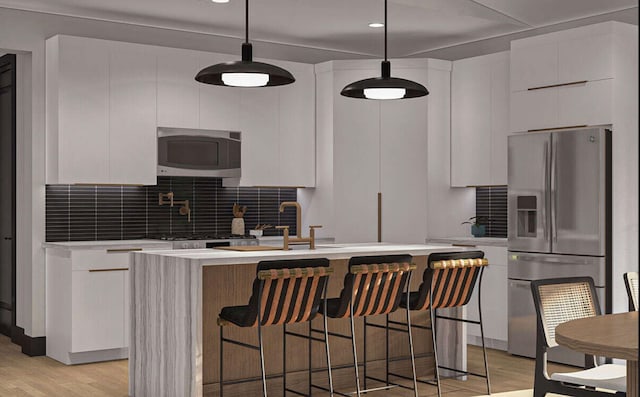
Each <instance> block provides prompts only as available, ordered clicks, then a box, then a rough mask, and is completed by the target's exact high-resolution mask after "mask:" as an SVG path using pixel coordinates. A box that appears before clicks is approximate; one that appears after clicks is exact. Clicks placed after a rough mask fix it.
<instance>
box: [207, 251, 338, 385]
mask: <svg viewBox="0 0 640 397" xmlns="http://www.w3.org/2000/svg"><path fill="white" fill-rule="evenodd" d="M331 273H333V269H332V268H330V267H329V260H328V259H324V258H322V259H299V260H280V261H262V262H260V263H258V268H257V272H256V278H255V280H254V282H253V292H252V295H251V298H250V299H249V304H248V305H246V306H227V307H223V308H222V311H221V312H220V314H219V316H218V325H219V326H220V396H221V397H222V396H223V391H224V390H223V389H224V385H225V384H237V383H244V382H251V381H256V380H258V379H261V380H262V394H263V396H267V376H266V373H265V367H264V349H263V341H262V327H265V326H270V325H282V326H283V358H282V360H283V375H282V378H283V384H284V386H283V389H284V390H283V394H286V392H287V391H289V392H292V393H295V394H298V395H302V396H304V395H305V394H303V393H300V392H297V391H295V390H291V389H288V388H287V379H286V373H287V366H286V354H285V353H286V352H285V350H284V349H285V346H286V337H287V335H291V333H289V332H287V331H286V325H287V324H294V323H303V322H308V323H309V327H311V320H312V319H313V318H314V317H315V316H316V314H317V313H318V311H319V308H320V302H321V300H324V299H326V286H327V281H328V278H329V275H330V274H331ZM325 319H326V316H325ZM228 325H235V326H238V327H243V328H246V327H257V329H258V346H255V345H251V344H248V343H244V342H240V341H237V340H234V339H230V338H228V337H225V336H224V335H223V330H224V327H225V326H228ZM325 329H326V320H325ZM309 333H310V332H309ZM305 339H308V342H309V351H311V342H312V339H310V338H307V337H305ZM314 340H318V338H316V339H314ZM323 342H325V349H326V354H327V361H328V362H329V363H330V358H329V357H330V355H329V346H328V344H327V342H328V341H327V340H326V338H325V339H324V340H323ZM225 343H230V344H234V345H236V346H242V347H246V348H249V349H253V350H258V351H259V352H260V371H261V377H260V378H252V379H243V380H237V381H227V382H225V381H224V372H223V365H224V356H223V348H224V344H225ZM329 366H330V364H329ZM311 373H312V372H311V361H309V377H311ZM272 377H280V375H277V376H272ZM270 378H271V377H270ZM311 383H312V382H311V379H309V384H311ZM329 389H330V390H332V389H333V384H332V382H331V373H330V372H329ZM308 395H311V390H310V387H309V391H308Z"/></svg>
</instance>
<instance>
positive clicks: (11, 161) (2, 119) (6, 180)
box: [0, 54, 16, 336]
mask: <svg viewBox="0 0 640 397" xmlns="http://www.w3.org/2000/svg"><path fill="white" fill-rule="evenodd" d="M15 198H16V56H15V55H13V54H7V55H4V56H2V57H0V333H2V334H4V335H7V336H11V331H12V329H13V327H14V326H15V325H16V240H15V236H16V216H15V214H16V200H15Z"/></svg>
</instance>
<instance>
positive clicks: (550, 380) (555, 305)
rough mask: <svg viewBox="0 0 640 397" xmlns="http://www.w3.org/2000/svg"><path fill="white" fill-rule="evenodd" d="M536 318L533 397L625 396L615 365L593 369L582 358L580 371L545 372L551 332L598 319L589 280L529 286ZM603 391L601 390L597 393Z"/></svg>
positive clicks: (592, 362) (621, 373)
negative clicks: (563, 325) (566, 324)
mask: <svg viewBox="0 0 640 397" xmlns="http://www.w3.org/2000/svg"><path fill="white" fill-rule="evenodd" d="M531 291H532V293H533V302H534V306H535V308H536V315H537V326H536V329H537V332H536V367H535V381H534V387H533V395H534V397H544V396H545V395H546V394H547V393H555V394H562V395H566V396H576V397H595V396H598V397H605V396H606V397H611V396H626V388H627V386H626V367H625V366H624V365H618V364H604V365H600V366H595V364H596V360H595V359H594V357H593V356H590V355H585V368H588V369H585V370H583V371H575V372H567V373H554V374H552V375H551V376H549V374H548V371H547V351H548V350H549V348H552V347H555V346H558V344H557V343H556V339H555V329H556V326H558V325H559V324H561V323H564V322H567V321H571V320H576V319H579V318H585V317H593V316H599V315H600V306H599V304H598V300H597V295H596V290H595V287H594V283H593V279H592V278H591V277H569V278H556V279H545V280H536V281H532V282H531ZM601 389H605V390H601Z"/></svg>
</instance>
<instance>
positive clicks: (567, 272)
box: [508, 251, 606, 287]
mask: <svg viewBox="0 0 640 397" xmlns="http://www.w3.org/2000/svg"><path fill="white" fill-rule="evenodd" d="M605 273H606V260H605V258H604V257H599V256H575V255H553V254H535V253H524V252H514V251H509V267H508V275H509V278H510V279H520V280H540V279H544V278H558V277H591V278H593V281H594V283H595V285H596V286H597V287H604V285H605V281H606V278H605Z"/></svg>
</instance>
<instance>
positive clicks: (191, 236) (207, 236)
mask: <svg viewBox="0 0 640 397" xmlns="http://www.w3.org/2000/svg"><path fill="white" fill-rule="evenodd" d="M147 238H150V239H154V240H166V241H183V240H230V239H254V238H256V237H255V236H239V235H236V234H213V233H173V234H165V233H160V234H149V235H148V236H147Z"/></svg>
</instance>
